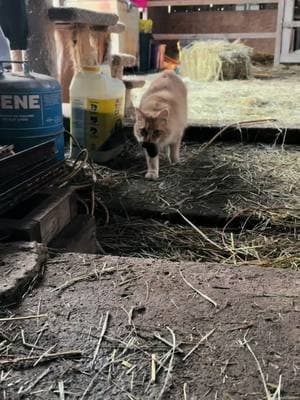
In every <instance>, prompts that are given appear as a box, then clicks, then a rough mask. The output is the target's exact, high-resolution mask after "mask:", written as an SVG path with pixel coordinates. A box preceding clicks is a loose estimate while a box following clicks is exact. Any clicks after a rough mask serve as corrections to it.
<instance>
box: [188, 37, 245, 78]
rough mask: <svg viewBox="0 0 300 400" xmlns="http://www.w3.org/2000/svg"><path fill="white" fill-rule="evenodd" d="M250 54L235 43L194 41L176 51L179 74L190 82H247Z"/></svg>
mask: <svg viewBox="0 0 300 400" xmlns="http://www.w3.org/2000/svg"><path fill="white" fill-rule="evenodd" d="M251 53H252V49H251V48H250V47H248V46H246V45H244V44H242V43H239V42H233V43H230V42H226V41H217V40H214V41H212V40H208V41H195V42H192V43H191V44H189V45H187V46H186V47H184V48H183V49H182V50H181V51H180V61H181V65H180V73H181V75H182V76H183V77H187V78H190V79H192V80H194V81H216V80H224V79H225V80H226V79H248V78H249V77H250V68H251V58H250V56H251Z"/></svg>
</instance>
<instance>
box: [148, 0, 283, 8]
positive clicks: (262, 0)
mask: <svg viewBox="0 0 300 400" xmlns="http://www.w3.org/2000/svg"><path fill="white" fill-rule="evenodd" d="M278 1H280V0H251V1H250V3H251V4H270V3H272V4H273V3H275V4H276V3H278ZM245 3H247V1H246V0H174V1H173V0H169V1H168V0H167V1H166V0H150V1H148V8H149V7H164V6H169V5H170V6H192V5H195V6H201V5H209V4H214V5H217V4H222V5H226V4H245Z"/></svg>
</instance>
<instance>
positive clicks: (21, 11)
mask: <svg viewBox="0 0 300 400" xmlns="http://www.w3.org/2000/svg"><path fill="white" fill-rule="evenodd" d="M0 26H1V27H2V30H3V33H4V35H5V36H6V37H7V38H8V40H9V41H10V49H11V50H26V49H27V36H28V25H27V16H26V6H25V0H0Z"/></svg>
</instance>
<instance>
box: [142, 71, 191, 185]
mask: <svg viewBox="0 0 300 400" xmlns="http://www.w3.org/2000/svg"><path fill="white" fill-rule="evenodd" d="M135 114H136V121H135V124H134V135H135V137H136V139H137V140H138V142H140V143H141V144H142V146H143V147H144V151H145V155H146V161H147V173H146V175H145V178H146V179H152V180H154V179H158V177H159V152H160V150H162V149H165V148H167V147H169V150H170V159H171V162H172V163H177V162H178V161H179V155H180V145H181V141H182V137H183V133H184V130H185V127H186V124H187V89H186V86H185V84H184V83H183V81H182V80H181V78H180V77H179V76H178V75H176V74H175V73H174V72H173V71H164V72H163V73H162V74H161V75H159V76H158V77H157V78H156V79H155V80H154V81H153V82H152V83H151V85H150V86H149V88H148V89H147V90H146V92H145V93H144V95H143V96H142V98H141V102H140V106H139V107H138V108H136V109H135Z"/></svg>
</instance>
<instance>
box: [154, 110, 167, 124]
mask: <svg viewBox="0 0 300 400" xmlns="http://www.w3.org/2000/svg"><path fill="white" fill-rule="evenodd" d="M155 118H157V119H160V120H166V121H167V120H168V119H169V110H168V109H167V108H164V109H163V110H161V111H159V113H158V114H156V116H155Z"/></svg>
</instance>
